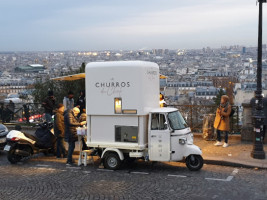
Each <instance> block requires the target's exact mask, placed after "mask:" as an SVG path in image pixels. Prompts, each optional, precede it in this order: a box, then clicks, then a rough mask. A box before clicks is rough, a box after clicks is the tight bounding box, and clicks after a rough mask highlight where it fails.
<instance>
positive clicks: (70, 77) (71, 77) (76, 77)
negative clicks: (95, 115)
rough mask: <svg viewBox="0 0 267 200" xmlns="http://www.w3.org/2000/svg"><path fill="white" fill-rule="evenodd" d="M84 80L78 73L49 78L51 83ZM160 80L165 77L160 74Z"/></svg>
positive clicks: (81, 74) (82, 75) (83, 75)
mask: <svg viewBox="0 0 267 200" xmlns="http://www.w3.org/2000/svg"><path fill="white" fill-rule="evenodd" d="M84 78H85V73H80V74H72V75H68V76H60V77H56V78H51V80H53V81H75V80H80V79H84ZM159 78H160V79H166V78H167V76H164V75H162V74H160V75H159Z"/></svg>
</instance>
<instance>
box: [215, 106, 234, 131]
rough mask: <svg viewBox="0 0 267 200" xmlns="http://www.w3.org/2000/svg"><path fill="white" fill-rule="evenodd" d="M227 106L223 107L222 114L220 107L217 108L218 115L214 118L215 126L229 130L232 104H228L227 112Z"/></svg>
mask: <svg viewBox="0 0 267 200" xmlns="http://www.w3.org/2000/svg"><path fill="white" fill-rule="evenodd" d="M225 110H226V108H221V114H220V113H219V111H220V109H219V108H217V111H216V117H215V120H214V128H216V129H217V130H220V131H229V130H230V124H229V118H230V117H229V115H230V113H231V106H230V105H228V108H227V110H226V112H225Z"/></svg>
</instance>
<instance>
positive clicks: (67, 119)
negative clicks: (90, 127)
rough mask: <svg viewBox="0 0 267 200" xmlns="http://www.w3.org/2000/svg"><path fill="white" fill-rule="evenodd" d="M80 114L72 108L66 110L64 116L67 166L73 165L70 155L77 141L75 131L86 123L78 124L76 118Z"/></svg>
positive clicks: (78, 110)
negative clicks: (67, 145) (67, 147)
mask: <svg viewBox="0 0 267 200" xmlns="http://www.w3.org/2000/svg"><path fill="white" fill-rule="evenodd" d="M79 113H80V109H79V108H77V107H74V108H73V109H71V110H68V111H67V112H66V113H65V115H64V123H65V141H67V142H68V143H69V149H68V159H67V165H71V164H73V163H74V162H73V159H72V154H73V151H74V148H75V142H76V141H78V135H77V130H76V128H78V127H79V126H82V125H84V124H86V122H79V120H78V118H77V116H78V114H79Z"/></svg>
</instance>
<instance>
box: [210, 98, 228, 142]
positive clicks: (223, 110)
mask: <svg viewBox="0 0 267 200" xmlns="http://www.w3.org/2000/svg"><path fill="white" fill-rule="evenodd" d="M230 114H231V105H230V104H229V97H228V96H227V95H223V96H222V97H221V103H220V106H219V107H218V108H217V111H216V117H215V121H214V128H215V129H217V142H216V143H215V144H214V145H215V146H220V145H223V147H228V132H229V129H230V124H229V118H230V117H229V116H230ZM222 132H224V133H225V142H224V144H223V143H222V142H221V133H222Z"/></svg>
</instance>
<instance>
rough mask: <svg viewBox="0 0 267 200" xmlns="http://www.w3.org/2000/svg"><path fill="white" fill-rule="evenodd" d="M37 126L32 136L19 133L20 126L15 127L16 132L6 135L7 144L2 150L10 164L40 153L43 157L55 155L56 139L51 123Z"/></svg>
mask: <svg viewBox="0 0 267 200" xmlns="http://www.w3.org/2000/svg"><path fill="white" fill-rule="evenodd" d="M38 126H39V128H37V130H36V131H35V133H34V135H31V134H28V133H23V132H21V127H20V126H16V127H15V129H16V130H12V131H10V132H9V133H8V134H7V136H6V140H7V144H6V146H5V148H4V150H5V151H7V152H8V154H7V159H8V161H9V162H10V163H11V164H15V163H17V162H20V161H23V159H26V158H30V157H31V156H32V155H34V154H38V153H40V152H43V153H44V154H45V155H46V154H48V153H53V154H54V153H55V150H56V137H55V135H54V133H53V123H51V122H44V123H41V124H38Z"/></svg>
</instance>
